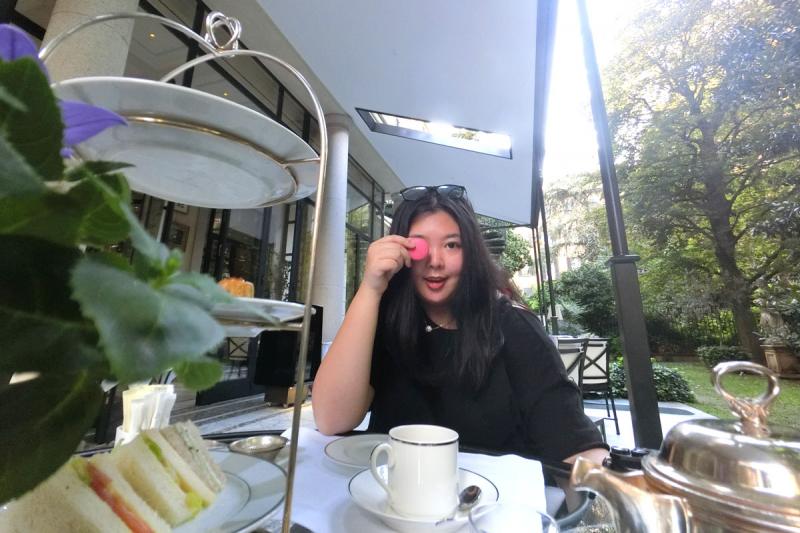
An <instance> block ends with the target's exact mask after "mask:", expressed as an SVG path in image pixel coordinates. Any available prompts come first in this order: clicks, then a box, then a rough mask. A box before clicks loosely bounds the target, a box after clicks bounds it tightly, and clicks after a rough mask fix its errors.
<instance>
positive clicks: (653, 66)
mask: <svg viewBox="0 0 800 533" xmlns="http://www.w3.org/2000/svg"><path fill="white" fill-rule="evenodd" d="M627 35H629V36H630V41H629V43H628V45H627V47H626V49H625V51H624V52H623V53H622V54H621V55H620V57H618V58H617V59H616V65H617V66H616V68H614V69H612V70H611V71H610V73H609V74H610V77H609V80H610V83H609V84H607V85H608V87H609V93H608V94H609V109H610V111H611V127H612V130H613V134H614V140H615V144H616V150H617V154H618V156H619V157H620V158H621V164H620V165H619V176H620V185H621V189H622V192H623V195H624V200H625V205H626V210H627V211H628V213H629V218H630V220H631V221H632V223H633V225H634V226H639V228H637V229H638V230H640V231H641V232H642V234H644V235H647V236H648V237H649V238H651V239H653V241H654V243H655V245H656V246H657V247H661V248H678V249H683V250H685V249H692V250H694V252H693V255H692V256H691V257H689V258H688V261H687V262H686V266H687V268H691V269H696V270H699V271H701V272H703V273H704V274H705V275H706V276H708V277H710V278H712V279H714V280H715V281H716V282H718V283H719V286H720V287H721V289H720V290H721V291H722V292H723V295H724V299H725V301H726V302H727V304H728V305H729V306H730V309H731V311H732V313H733V316H734V321H735V324H736V330H737V335H738V338H739V342H740V343H741V345H742V346H743V347H744V348H745V349H747V350H748V351H749V352H751V353H752V354H753V355H754V357H755V358H757V359H758V360H761V361H763V354H762V353H761V351H760V348H759V346H758V341H757V339H756V337H755V335H754V331H755V330H756V324H755V319H754V316H753V313H752V303H753V291H754V289H755V287H756V286H757V283H758V282H759V281H763V280H765V279H771V278H773V277H774V276H776V275H778V274H780V273H782V272H785V271H787V270H792V269H793V268H796V267H794V266H793V264H792V262H791V261H790V256H791V253H792V252H793V251H794V250H796V249H797V238H796V235H794V234H792V233H791V231H790V230H787V228H776V227H773V229H774V230H775V231H773V232H771V233H766V232H759V231H757V229H758V228H759V227H760V225H762V224H763V223H764V222H765V221H767V220H769V219H770V218H771V213H772V212H773V211H774V209H775V207H776V205H783V204H784V203H787V202H788V203H789V204H794V205H797V203H798V201H800V83H798V80H800V5H798V1H797V0H786V1H781V0H772V1H769V0H680V1H678V0H660V1H656V2H651V3H650V4H649V5H648V6H647V7H646V8H645V9H644V10H643V11H642V13H641V14H640V16H639V17H638V18H637V20H636V21H635V22H634V24H633V28H632V29H631V30H630V31H629V32H627Z"/></svg>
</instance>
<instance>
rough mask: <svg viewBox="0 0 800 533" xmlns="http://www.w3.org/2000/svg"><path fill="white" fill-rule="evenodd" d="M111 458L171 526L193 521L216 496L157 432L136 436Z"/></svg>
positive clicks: (114, 452)
mask: <svg viewBox="0 0 800 533" xmlns="http://www.w3.org/2000/svg"><path fill="white" fill-rule="evenodd" d="M111 455H112V457H114V458H115V460H116V461H117V465H118V467H119V470H120V472H122V475H123V476H124V477H125V479H126V480H127V481H128V482H129V483H130V484H131V486H132V487H133V488H134V490H136V492H137V493H139V495H140V496H141V497H142V498H143V499H144V500H145V501H146V502H147V504H148V505H150V506H151V507H152V508H153V509H155V510H156V511H157V512H158V514H160V515H161V516H162V517H163V518H164V519H165V520H166V521H167V522H169V524H170V525H172V526H176V525H178V524H182V523H183V522H185V521H187V520H189V519H190V518H192V517H194V516H195V515H196V514H197V513H198V512H200V511H201V510H202V509H203V508H204V507H207V506H208V505H210V504H211V502H212V501H213V500H214V498H215V496H216V495H215V494H214V492H213V491H212V490H211V489H209V488H208V487H207V486H206V485H205V484H204V483H203V481H202V480H201V479H200V478H199V477H198V476H197V474H195V473H194V472H193V471H192V469H191V468H190V467H189V465H188V464H186V462H185V461H184V460H183V459H181V457H180V456H179V455H178V453H177V452H176V451H175V450H174V449H173V448H172V447H171V446H170V445H169V443H168V442H167V441H166V439H164V438H163V437H162V436H161V434H160V433H158V431H157V430H149V431H145V432H143V433H141V434H139V436H138V437H136V438H135V439H134V440H133V441H132V442H129V443H128V444H126V445H124V446H121V447H119V448H117V449H116V450H114V451H113V452H112V453H111Z"/></svg>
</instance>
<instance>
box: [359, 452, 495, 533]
mask: <svg viewBox="0 0 800 533" xmlns="http://www.w3.org/2000/svg"><path fill="white" fill-rule="evenodd" d="M378 469H379V470H381V473H383V470H385V469H386V466H379V467H378ZM470 485H478V486H479V487H480V488H481V499H480V501H479V502H478V507H476V508H475V509H474V510H473V513H472V517H473V519H475V520H477V519H478V517H480V516H482V513H481V509H484V510H485V511H488V510H490V509H492V508H494V507H495V506H493V505H490V504H492V503H495V502H497V500H498V499H499V498H500V493H499V492H498V490H497V487H495V485H494V483H492V482H491V481H489V480H488V479H486V478H485V477H483V476H482V475H480V474H476V473H475V472H472V471H470V470H465V469H463V468H459V469H458V487H459V490H461V489H463V488H464V487H468V486H470ZM347 488H348V490H349V492H350V498H352V500H353V501H354V502H355V504H356V505H358V506H359V507H361V508H362V509H364V510H365V511H367V512H368V513H370V514H372V515H373V516H375V517H377V518H379V519H380V520H381V521H382V522H383V523H384V524H386V525H387V526H389V527H390V528H392V529H395V530H397V531H408V532H415V533H416V532H425V531H430V532H432V533H433V532H443V531H455V530H457V529H459V528H461V527H463V526H464V525H465V524H466V523H467V520H468V519H467V513H461V512H459V513H456V515H455V517H454V518H453V520H449V521H447V522H442V523H441V524H439V525H438V526H437V525H436V522H438V520H420V519H414V518H406V517H404V516H402V515H399V514H397V512H396V511H395V510H394V509H392V507H391V506H390V505H389V499H388V497H387V495H386V492H384V490H383V489H382V488H381V487H380V485H378V482H377V481H375V478H374V477H372V472H371V471H370V470H369V469H367V470H364V471H362V472H359V473H358V474H356V475H355V476H353V478H352V479H351V480H350V483H349V484H348V487H347Z"/></svg>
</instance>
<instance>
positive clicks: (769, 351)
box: [761, 344, 800, 377]
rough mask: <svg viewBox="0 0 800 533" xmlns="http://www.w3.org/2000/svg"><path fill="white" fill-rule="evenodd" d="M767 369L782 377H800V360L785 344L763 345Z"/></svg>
mask: <svg viewBox="0 0 800 533" xmlns="http://www.w3.org/2000/svg"><path fill="white" fill-rule="evenodd" d="M761 348H763V350H764V356H765V357H766V358H767V367H769V369H770V370H772V371H773V372H775V373H777V374H779V375H780V376H781V377H795V376H796V377H800V358H798V357H797V356H796V355H794V353H792V349H791V348H789V347H788V346H786V345H785V344H762V345H761Z"/></svg>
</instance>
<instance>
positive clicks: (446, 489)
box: [370, 424, 458, 519]
mask: <svg viewBox="0 0 800 533" xmlns="http://www.w3.org/2000/svg"><path fill="white" fill-rule="evenodd" d="M382 453H386V455H387V459H388V462H387V467H388V468H387V470H386V472H387V476H386V477H387V478H388V479H384V478H383V477H382V476H381V475H380V472H379V471H378V465H377V461H378V457H379V456H380V455H381V454H382ZM370 470H372V475H373V476H375V479H376V480H377V481H378V483H379V484H380V486H381V487H383V489H384V490H385V491H386V493H387V494H388V495H389V502H390V503H391V506H392V508H393V509H394V510H395V511H397V512H398V513H399V514H401V515H403V516H406V517H409V518H421V519H439V518H441V517H443V516H446V515H447V514H448V513H451V512H452V511H453V509H455V507H456V506H457V505H458V433H456V432H455V431H453V430H452V429H448V428H444V427H440V426H429V425H423V424H418V425H411V426H397V427H395V428H392V429H391V430H390V431H389V442H385V443H383V444H379V445H377V446H376V447H375V449H373V450H372V455H371V456H370Z"/></svg>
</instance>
